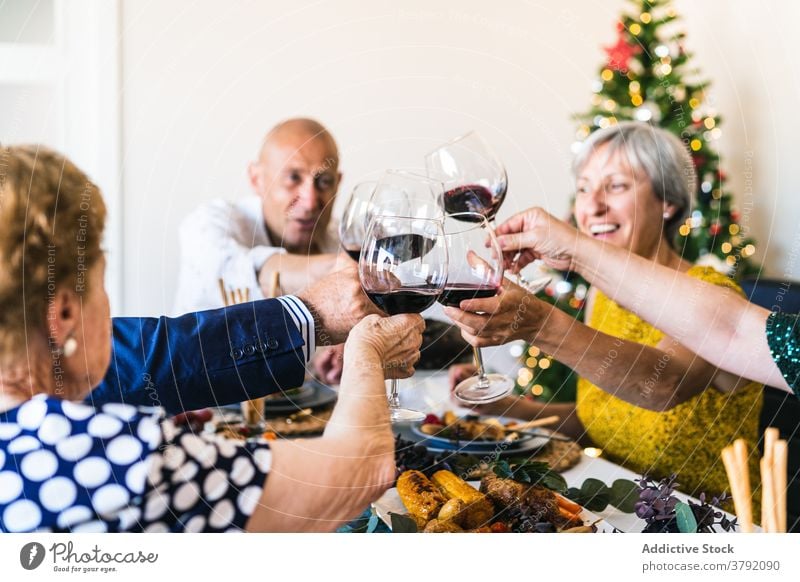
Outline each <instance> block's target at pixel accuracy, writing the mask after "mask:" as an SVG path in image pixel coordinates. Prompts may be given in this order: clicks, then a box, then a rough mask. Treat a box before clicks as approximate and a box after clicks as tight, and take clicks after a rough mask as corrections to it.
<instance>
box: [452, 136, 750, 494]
mask: <svg viewBox="0 0 800 582" xmlns="http://www.w3.org/2000/svg"><path fill="white" fill-rule="evenodd" d="M574 171H575V178H576V186H577V192H576V196H575V207H574V214H575V219H576V222H577V225H578V228H579V229H580V230H581V231H582V232H583V233H584V234H585V235H588V236H590V237H592V238H594V239H596V240H598V241H602V242H603V243H604V244H605V245H609V246H613V247H619V248H624V249H626V250H628V251H630V252H632V253H634V254H636V255H639V256H640V257H643V258H645V259H648V260H650V261H652V262H654V263H656V264H659V265H662V266H664V267H667V268H670V269H673V270H675V271H678V272H684V273H686V274H688V275H690V276H692V277H695V278H697V279H701V280H705V281H708V282H711V283H713V284H716V285H720V286H724V287H734V286H735V285H734V284H733V283H732V282H731V281H730V280H728V279H727V278H726V277H724V276H723V275H721V274H719V273H716V272H715V271H713V270H712V269H710V268H705V267H699V266H693V265H691V264H690V263H688V262H687V261H685V260H684V259H683V258H682V257H681V256H680V254H679V253H678V251H677V250H676V249H675V247H674V246H673V240H674V234H675V231H676V229H677V228H678V227H679V226H680V224H681V223H682V222H683V220H684V218H685V217H686V215H687V213H688V211H689V208H690V201H691V196H690V193H691V192H692V191H693V189H694V181H695V175H694V167H693V164H692V160H691V158H690V156H689V154H688V152H687V151H686V149H685V147H684V145H683V144H682V143H681V141H680V140H679V139H677V138H676V137H675V136H673V135H672V134H670V133H668V132H666V131H664V130H662V129H658V128H655V127H652V126H650V125H647V124H643V123H623V124H619V125H617V126H614V127H610V128H608V129H606V130H603V131H598V132H596V133H595V134H593V135H592V136H591V137H590V138H589V139H588V140H587V141H586V143H585V144H584V146H583V149H582V150H581V152H580V153H579V154H578V156H577V158H576V161H575V165H574ZM504 228H505V226H504V225H501V226H500V227H499V228H498V232H499V233H500V234H503V233H505V232H506V231H505V230H504ZM509 232H512V231H509ZM517 232H518V230H517ZM524 252H529V251H524ZM530 258H531V257H530V256H524V257H522V263H523V264H525V263H526V262H529V260H530ZM648 300H649V298H648V289H647V287H646V286H645V285H644V282H643V284H642V286H641V297H640V301H648ZM461 308H462V309H461V310H459V309H452V308H451V309H449V310H447V313H448V315H449V316H450V317H452V318H453V319H454V320H455V321H456V323H457V324H458V325H459V326H460V327H461V329H462V333H463V334H464V337H465V338H466V339H467V340H468V341H470V343H473V344H474V345H479V346H486V345H497V344H501V343H505V342H507V341H510V340H516V339H525V340H528V341H532V342H533V343H535V345H536V346H538V347H539V348H541V349H542V351H544V352H546V353H548V354H551V355H552V356H554V357H555V358H556V359H558V360H560V361H562V362H564V363H565V364H567V365H569V366H570V367H572V368H573V369H574V370H575V371H576V372H577V373H578V374H579V375H580V376H581V378H580V380H579V383H578V393H577V401H576V403H575V404H544V403H541V402H537V401H533V400H530V399H519V400H506V401H501V402H499V403H496V404H494V405H493V406H492V410H493V411H495V412H496V411H502V412H504V413H506V414H509V415H512V416H519V417H532V416H536V415H539V414H543V413H545V412H546V413H548V414H550V413H552V412H555V413H557V414H560V415H561V417H562V418H563V419H564V425H563V426H562V430H563V431H566V432H569V433H571V434H573V435H574V436H588V439H589V440H591V441H592V442H593V443H594V444H595V445H596V446H599V447H601V448H602V449H603V450H604V451H605V452H606V454H607V455H608V456H610V457H611V458H614V459H615V460H617V461H619V462H621V463H623V464H627V465H629V466H630V467H631V468H632V469H634V470H638V471H640V472H643V473H649V474H651V475H659V476H668V475H669V474H671V473H677V474H678V475H679V481H680V482H681V484H682V485H683V486H684V488H686V489H687V490H689V491H706V492H708V493H720V492H722V491H723V490H724V489H725V488H726V485H727V480H726V477H725V471H724V469H723V467H722V465H721V462H720V460H719V453H720V451H721V449H722V448H723V447H724V446H726V445H727V444H729V443H730V442H732V441H733V440H735V439H736V438H738V437H743V438H746V439H748V440H749V441H751V443H752V444H753V445H755V443H756V440H757V431H758V417H759V412H760V408H761V386H760V385H758V384H753V383H749V382H748V381H745V380H742V379H740V378H737V377H735V376H732V375H730V374H728V373H725V372H720V371H719V370H718V369H717V368H715V367H714V366H712V365H711V364H709V363H708V362H706V361H705V360H703V359H701V358H700V357H698V356H697V354H695V353H694V352H692V351H690V350H689V349H687V348H685V347H684V346H683V345H681V343H680V339H681V338H680V337H679V336H675V337H669V336H666V335H664V334H663V333H662V332H661V331H659V330H658V329H655V328H653V327H652V326H650V325H648V324H647V323H645V322H644V321H642V320H641V319H639V318H638V317H637V316H636V315H634V314H633V313H631V312H630V311H627V310H625V309H623V308H622V307H621V306H619V305H617V304H616V303H614V302H613V301H612V300H611V299H609V297H608V296H606V295H605V294H603V293H602V292H600V291H599V290H597V289H594V288H593V289H592V290H590V292H589V294H588V297H587V303H586V309H585V315H584V320H585V321H586V324H585V325H584V324H582V323H579V322H577V321H575V320H574V319H573V318H572V317H570V316H568V315H566V314H565V313H563V312H562V311H560V310H558V309H556V308H554V307H552V306H550V305H548V304H546V303H544V302H542V301H539V300H537V299H535V298H533V297H531V296H529V295H527V294H525V292H524V291H523V290H521V289H520V288H518V287H517V286H515V285H513V284H511V283H509V282H507V283H506V284H505V286H504V289H503V291H502V293H500V294H499V295H498V296H497V297H494V298H491V299H475V300H471V301H467V302H463V303H462V304H461ZM680 316H681V314H680V313H675V314H674V317H676V318H679V317H680ZM465 372H468V370H467V371H465ZM462 373H464V372H462V371H461V370H454V371H453V376H454V377H456V378H457V377H458V376H459V375H460V374H462Z"/></svg>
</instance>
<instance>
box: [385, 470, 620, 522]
mask: <svg viewBox="0 0 800 582" xmlns="http://www.w3.org/2000/svg"><path fill="white" fill-rule="evenodd" d="M467 483H469V484H470V485H472V486H473V487H475V488H476V489H477V488H478V487H480V484H481V483H480V481H467ZM372 507H374V508H375V513H376V514H377V515H378V517H379V518H380V519H381V521H383V523H385V524H386V525H387V526H388V527H389V529H391V528H392V516H391V515H389V514H390V513H401V514H402V513H408V510H407V509H406V506H405V505H403V501H402V500H401V499H400V494H399V493H397V488H396V487H392V488H391V489H389V490H388V491H387V492H386V493H384V494H383V496H382V497H381V498H380V499H378V500H377V501H376V502H374V503H373V504H372ZM580 516H581V519H582V520H583V523H584V525H589V524H592V523H594V524H595V525H596V526H597V532H598V533H601V532H602V533H611V532H612V531H613V530H614V528H613V526H611V525H610V524H609V523H607V522H606V521H605V520H603V519H602V518H601V517H598V516H597V515H596V514H594V513H592V512H591V511H588V510H586V509H583V510H582V511H581V513H580Z"/></svg>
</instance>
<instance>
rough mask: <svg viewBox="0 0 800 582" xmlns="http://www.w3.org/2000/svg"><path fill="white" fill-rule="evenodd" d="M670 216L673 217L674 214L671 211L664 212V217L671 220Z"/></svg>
mask: <svg viewBox="0 0 800 582" xmlns="http://www.w3.org/2000/svg"><path fill="white" fill-rule="evenodd" d="M670 218H672V215H671V214H670V213H669V212H664V219H665V220H669V219H670Z"/></svg>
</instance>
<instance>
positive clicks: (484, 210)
mask: <svg viewBox="0 0 800 582" xmlns="http://www.w3.org/2000/svg"><path fill="white" fill-rule="evenodd" d="M425 167H426V169H427V171H428V175H429V176H430V177H431V178H433V179H435V180H438V181H441V182H442V183H443V184H444V195H443V199H442V204H443V207H444V210H445V212H446V213H448V214H458V213H477V214H481V215H483V216H485V217H486V219H487V220H489V221H491V220H492V219H494V216H495V215H496V214H497V211H498V210H499V208H500V205H501V204H502V203H503V200H504V199H505V196H506V191H507V190H508V176H507V174H506V170H505V167H504V166H503V164H502V162H500V160H499V159H498V158H497V156H495V154H494V152H493V151H492V149H491V148H490V147H489V145H488V144H487V143H486V142H485V141H484V140H483V138H481V137H480V136H479V135H478V134H477V133H476V132H474V131H471V132H469V133H467V134H465V135H462V136H460V137H457V138H455V139H454V140H452V141H449V142H448V143H446V144H444V145H442V146H440V147H438V148H436V149H435V150H434V151H432V152H431V153H429V154H428V155H427V156H426V157H425Z"/></svg>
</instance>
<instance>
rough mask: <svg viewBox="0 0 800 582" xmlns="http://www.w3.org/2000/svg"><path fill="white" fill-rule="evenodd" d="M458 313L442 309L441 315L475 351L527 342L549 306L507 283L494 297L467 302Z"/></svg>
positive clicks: (545, 317)
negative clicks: (520, 341)
mask: <svg viewBox="0 0 800 582" xmlns="http://www.w3.org/2000/svg"><path fill="white" fill-rule="evenodd" d="M460 307H461V309H459V308H456V307H445V308H444V313H445V314H446V315H447V316H448V317H450V318H451V319H452V320H453V323H455V324H456V325H457V326H458V327H459V328H460V329H461V336H462V337H463V338H464V339H465V340H466V341H467V342H469V343H470V344H471V345H473V346H475V347H484V346H499V345H502V344H505V343H508V342H510V341H513V340H517V339H530V338H531V337H532V336H534V335H535V334H536V333H537V332H538V331H539V329H540V328H541V325H542V323H543V322H544V321H545V320H546V319H547V316H548V314H549V313H550V309H551V306H550V305H548V304H547V303H545V302H543V301H541V300H539V299H536V297H534V296H533V295H531V294H530V293H528V292H527V291H526V290H525V289H523V288H522V287H520V286H519V285H516V284H515V283H513V282H511V281H509V280H508V279H506V280H505V281H503V286H502V287H501V288H500V291H499V292H498V294H497V295H495V296H494V297H489V298H486V299H468V300H466V301H462V302H461V306H460Z"/></svg>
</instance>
